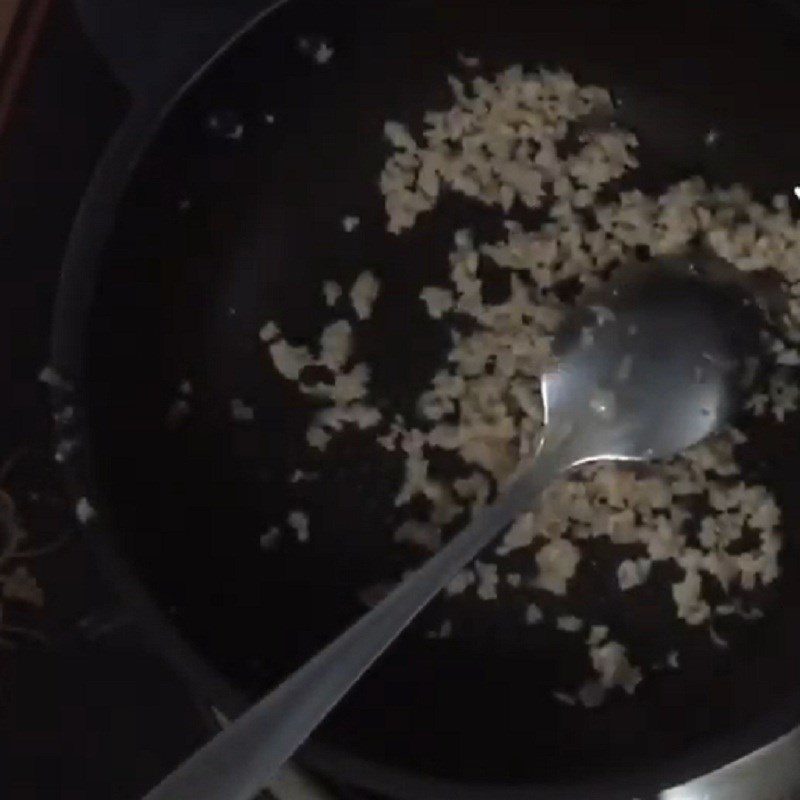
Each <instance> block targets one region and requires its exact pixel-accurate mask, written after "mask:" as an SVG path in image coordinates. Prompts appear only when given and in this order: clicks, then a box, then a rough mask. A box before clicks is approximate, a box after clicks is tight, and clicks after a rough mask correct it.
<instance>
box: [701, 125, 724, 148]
mask: <svg viewBox="0 0 800 800" xmlns="http://www.w3.org/2000/svg"><path fill="white" fill-rule="evenodd" d="M719 135H720V134H719V131H718V130H717V129H716V128H711V129H709V130H708V132H707V133H706V135H705V137H704V139H703V141H704V142H705V143H706V145H707V146H708V147H713V146H714V145H715V144H716V143H717V142H718V141H719Z"/></svg>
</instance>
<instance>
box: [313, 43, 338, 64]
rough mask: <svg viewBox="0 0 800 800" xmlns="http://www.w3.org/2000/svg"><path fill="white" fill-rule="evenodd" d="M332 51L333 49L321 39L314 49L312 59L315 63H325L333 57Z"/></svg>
mask: <svg viewBox="0 0 800 800" xmlns="http://www.w3.org/2000/svg"><path fill="white" fill-rule="evenodd" d="M334 52H335V51H334V49H333V48H332V47H331V46H330V45H329V44H328V43H327V42H326V41H322V42H320V43H319V47H317V49H316V50H315V51H314V61H316V63H317V64H327V63H328V62H329V61H330V60H331V59H332V58H333V54H334Z"/></svg>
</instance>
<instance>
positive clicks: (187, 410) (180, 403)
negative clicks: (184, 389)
mask: <svg viewBox="0 0 800 800" xmlns="http://www.w3.org/2000/svg"><path fill="white" fill-rule="evenodd" d="M191 413H192V407H191V405H190V404H189V401H188V400H186V399H184V398H183V397H178V398H176V399H175V400H173V401H172V404H171V405H170V407H169V408H168V409H167V415H166V418H165V419H164V424H165V425H166V426H167V427H168V428H172V429H174V428H177V427H178V426H180V424H181V423H182V422H183V421H184V420H185V419H186V418H187V417H188V416H189V414H191Z"/></svg>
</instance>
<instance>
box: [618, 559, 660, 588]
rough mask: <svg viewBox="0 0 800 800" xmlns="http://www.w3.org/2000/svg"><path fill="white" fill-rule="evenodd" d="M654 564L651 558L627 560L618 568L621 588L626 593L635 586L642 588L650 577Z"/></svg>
mask: <svg viewBox="0 0 800 800" xmlns="http://www.w3.org/2000/svg"><path fill="white" fill-rule="evenodd" d="M652 563H653V562H652V561H650V559H649V558H637V559H636V560H633V559H630V558H627V559H625V561H623V562H622V563H621V564H620V565H619V567H618V568H617V580H618V582H619V588H620V589H622V591H623V592H625V591H627V590H628V589H633V588H634V586H641V584H643V583H644V582H645V581H646V580H647V577H648V576H649V575H650V567H651V566H652Z"/></svg>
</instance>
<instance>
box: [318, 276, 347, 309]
mask: <svg viewBox="0 0 800 800" xmlns="http://www.w3.org/2000/svg"><path fill="white" fill-rule="evenodd" d="M322 296H323V297H324V298H325V304H326V305H327V306H328V307H330V308H333V306H335V305H336V303H337V302H338V300H339V298H340V297H341V296H342V287H341V286H339V284H338V283H336V281H325V282H324V283H323V284H322Z"/></svg>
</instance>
